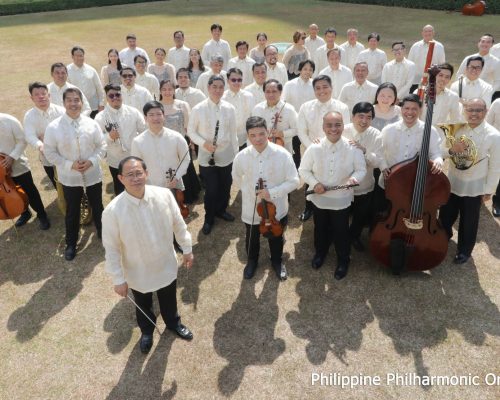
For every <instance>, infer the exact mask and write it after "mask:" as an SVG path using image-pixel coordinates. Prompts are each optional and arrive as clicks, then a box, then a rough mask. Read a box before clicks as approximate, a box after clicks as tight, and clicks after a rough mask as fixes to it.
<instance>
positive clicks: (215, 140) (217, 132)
mask: <svg viewBox="0 0 500 400" xmlns="http://www.w3.org/2000/svg"><path fill="white" fill-rule="evenodd" d="M218 136H219V120H217V123H216V124H215V135H214V140H213V142H212V146H215V145H216V144H217V137H218ZM208 165H210V166H211V167H213V166H214V165H215V150H214V151H213V153H212V154H210V160H208Z"/></svg>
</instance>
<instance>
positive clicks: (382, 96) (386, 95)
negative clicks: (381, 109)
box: [377, 88, 396, 106]
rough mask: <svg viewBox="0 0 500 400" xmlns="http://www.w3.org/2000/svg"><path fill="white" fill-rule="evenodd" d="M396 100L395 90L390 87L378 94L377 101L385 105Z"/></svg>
mask: <svg viewBox="0 0 500 400" xmlns="http://www.w3.org/2000/svg"><path fill="white" fill-rule="evenodd" d="M394 101H396V96H394V92H393V91H392V90H391V89H389V88H384V89H382V90H381V91H380V92H379V93H378V95H377V103H380V104H383V105H385V106H391V105H393V104H394Z"/></svg>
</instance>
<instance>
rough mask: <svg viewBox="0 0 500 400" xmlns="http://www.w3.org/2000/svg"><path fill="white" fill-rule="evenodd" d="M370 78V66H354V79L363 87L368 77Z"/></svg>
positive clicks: (361, 64) (363, 64) (362, 64)
mask: <svg viewBox="0 0 500 400" xmlns="http://www.w3.org/2000/svg"><path fill="white" fill-rule="evenodd" d="M367 76H368V64H366V63H360V64H356V65H355V66H354V79H356V82H357V83H358V84H360V85H362V84H363V83H364V82H365V81H366V77H367Z"/></svg>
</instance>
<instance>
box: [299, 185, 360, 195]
mask: <svg viewBox="0 0 500 400" xmlns="http://www.w3.org/2000/svg"><path fill="white" fill-rule="evenodd" d="M354 186H359V183H354V184H352V185H349V184H347V185H335V186H325V191H326V192H329V191H330V190H340V189H349V188H352V187H354ZM310 194H314V189H312V190H308V191H307V192H306V196H307V195H310Z"/></svg>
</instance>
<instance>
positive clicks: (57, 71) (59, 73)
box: [52, 67, 68, 87]
mask: <svg viewBox="0 0 500 400" xmlns="http://www.w3.org/2000/svg"><path fill="white" fill-rule="evenodd" d="M52 78H53V79H54V83H55V84H56V85H57V86H59V87H61V86H64V85H65V84H66V81H67V80H68V71H67V70H66V67H56V68H54V71H53V72H52Z"/></svg>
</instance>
